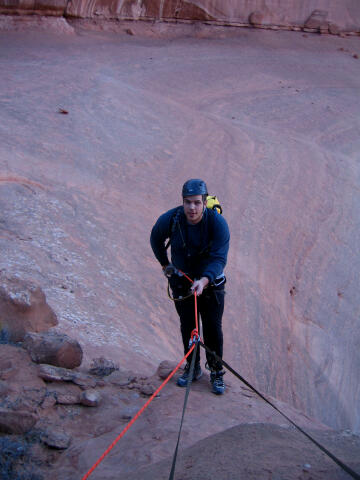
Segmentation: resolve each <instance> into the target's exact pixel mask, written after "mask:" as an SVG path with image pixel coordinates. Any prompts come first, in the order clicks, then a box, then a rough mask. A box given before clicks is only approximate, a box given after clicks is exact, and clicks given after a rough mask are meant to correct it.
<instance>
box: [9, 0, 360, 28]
mask: <svg viewBox="0 0 360 480" xmlns="http://www.w3.org/2000/svg"><path fill="white" fill-rule="evenodd" d="M0 13H3V14H14V13H15V14H26V13H29V14H33V13H37V14H42V15H65V16H67V17H79V18H105V19H123V20H151V21H154V20H160V21H162V20H164V21H174V20H180V21H196V20H198V21H208V22H215V23H220V24H224V25H237V26H247V25H253V26H261V27H263V28H266V27H271V26H276V27H278V28H295V29H297V28H304V27H305V28H310V29H314V30H319V29H321V30H322V31H324V30H325V31H326V30H328V29H330V31H331V30H332V29H333V31H331V33H338V31H351V32H359V31H360V4H359V2H358V1H357V0H305V1H302V2H296V1H294V0H241V1H238V0H225V1H222V0H91V1H89V0H0Z"/></svg>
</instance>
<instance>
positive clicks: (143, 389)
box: [140, 383, 157, 397]
mask: <svg viewBox="0 0 360 480" xmlns="http://www.w3.org/2000/svg"><path fill="white" fill-rule="evenodd" d="M156 388H157V387H156V386H155V385H153V384H152V383H145V384H144V385H141V386H140V393H142V394H143V395H145V396H147V397H150V396H151V395H152V394H153V393H155V390H156Z"/></svg>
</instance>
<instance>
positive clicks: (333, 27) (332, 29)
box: [329, 22, 340, 35]
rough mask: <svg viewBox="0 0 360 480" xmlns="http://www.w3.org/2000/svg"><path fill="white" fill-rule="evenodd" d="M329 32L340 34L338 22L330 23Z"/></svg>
mask: <svg viewBox="0 0 360 480" xmlns="http://www.w3.org/2000/svg"><path fill="white" fill-rule="evenodd" d="M329 33H331V35H339V34H340V28H339V26H338V25H336V23H331V22H330V23H329Z"/></svg>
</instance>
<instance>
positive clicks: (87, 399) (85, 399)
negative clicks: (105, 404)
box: [80, 390, 101, 407]
mask: <svg viewBox="0 0 360 480" xmlns="http://www.w3.org/2000/svg"><path fill="white" fill-rule="evenodd" d="M100 402H101V394H100V392H98V391H97V390H85V391H84V392H82V394H81V396H80V403H81V405H85V406H86V407H97V406H99V404H100Z"/></svg>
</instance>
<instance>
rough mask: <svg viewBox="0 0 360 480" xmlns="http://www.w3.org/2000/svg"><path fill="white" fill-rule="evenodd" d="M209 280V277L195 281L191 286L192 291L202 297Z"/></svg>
mask: <svg viewBox="0 0 360 480" xmlns="http://www.w3.org/2000/svg"><path fill="white" fill-rule="evenodd" d="M208 283H209V279H208V278H207V277H201V278H200V280H195V281H194V283H193V284H192V286H191V291H192V292H193V293H194V292H196V295H201V294H202V292H203V290H204V288H205V287H206V286H207V285H208Z"/></svg>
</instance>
